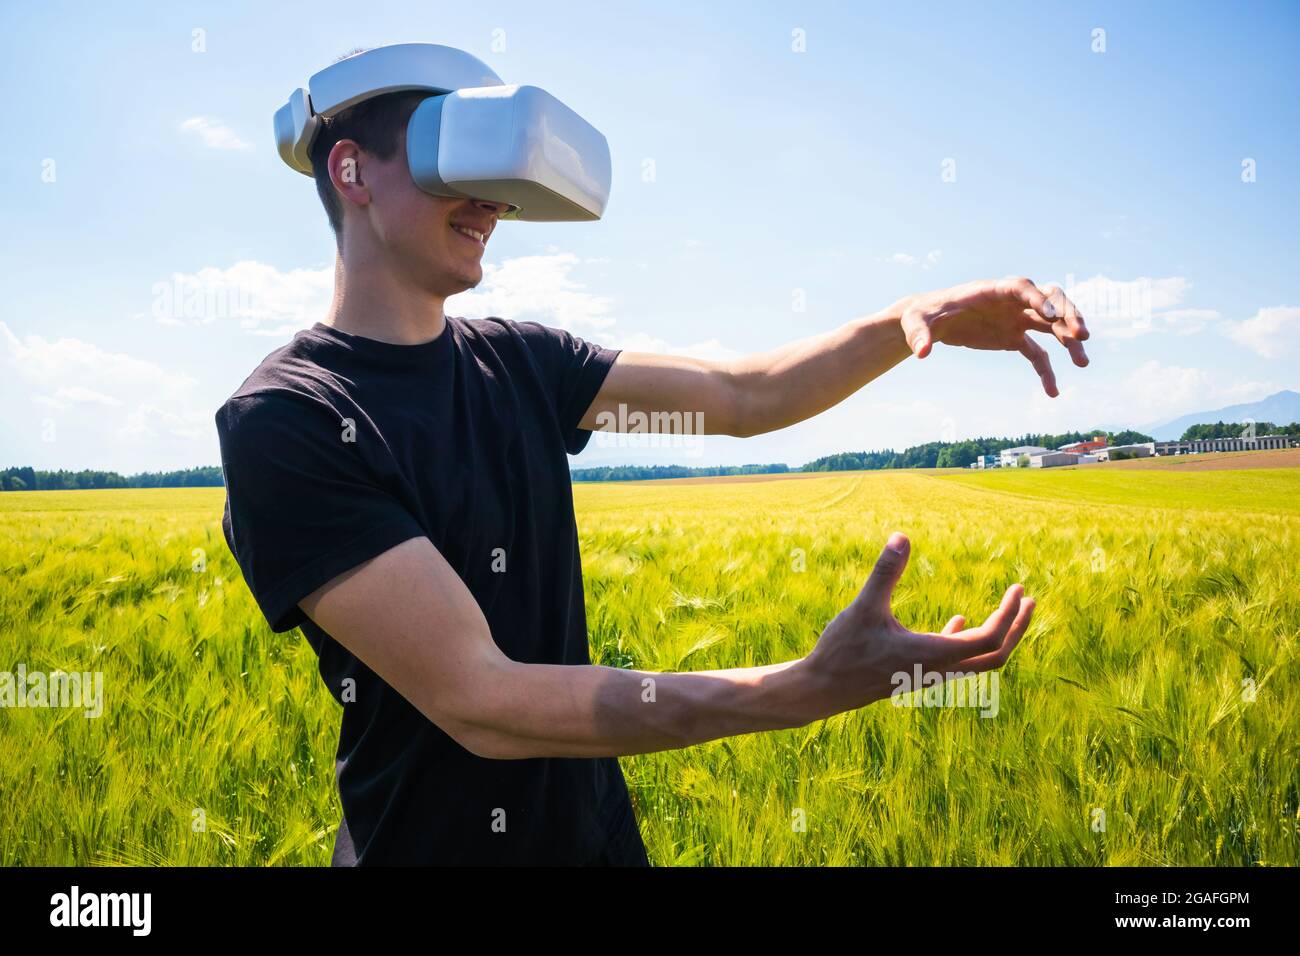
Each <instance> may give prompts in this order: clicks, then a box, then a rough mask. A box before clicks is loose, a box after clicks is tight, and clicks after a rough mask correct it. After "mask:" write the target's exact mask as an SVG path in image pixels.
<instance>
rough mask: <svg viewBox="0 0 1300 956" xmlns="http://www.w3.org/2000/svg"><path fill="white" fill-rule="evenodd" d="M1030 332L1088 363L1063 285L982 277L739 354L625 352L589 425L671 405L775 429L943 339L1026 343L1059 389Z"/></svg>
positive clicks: (722, 427)
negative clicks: (722, 357) (717, 358)
mask: <svg viewBox="0 0 1300 956" xmlns="http://www.w3.org/2000/svg"><path fill="white" fill-rule="evenodd" d="M1030 333H1043V334H1046V335H1051V336H1053V337H1055V338H1056V339H1057V340H1058V341H1059V342H1060V343H1061V345H1062V346H1064V347H1065V348H1066V350H1067V351H1068V352H1069V353H1070V357H1071V359H1072V360H1073V361H1074V364H1075V365H1078V366H1080V367H1083V366H1085V365H1087V364H1088V358H1087V355H1086V354H1085V353H1084V350H1083V344H1082V343H1083V341H1084V340H1085V339H1087V338H1088V330H1087V327H1086V326H1085V324H1084V322H1083V317H1082V316H1081V315H1080V314H1079V312H1078V309H1077V308H1076V307H1075V305H1074V303H1072V302H1070V300H1069V299H1068V298H1067V297H1066V296H1065V294H1064V293H1063V292H1062V291H1061V290H1060V289H1059V288H1057V287H1055V286H1048V287H1046V288H1045V289H1039V288H1038V287H1037V286H1036V285H1034V283H1032V282H1031V281H1030V280H1028V279H1023V278H1010V279H1001V280H982V281H978V282H969V283H966V284H965V285H961V286H955V287H953V288H951V289H943V290H940V291H937V292H930V293H924V294H921V295H916V296H908V297H906V298H903V299H900V300H898V301H897V302H895V303H894V304H893V305H891V306H889V307H888V308H886V309H883V310H881V311H880V312H877V313H875V314H873V315H870V316H867V317H865V318H860V319H854V320H853V321H851V322H849V323H847V324H846V325H843V326H841V327H840V328H838V329H834V330H832V331H830V332H824V333H822V334H820V335H814V336H811V337H809V338H806V339H801V340H800V341H797V342H793V343H791V344H789V345H785V346H782V347H781V348H778V349H774V350H772V351H770V352H764V353H761V354H758V355H751V356H747V357H745V358H743V359H738V360H736V361H734V362H712V361H706V360H703V359H691V358H684V357H679V356H670V355H659V354H654V353H646V352H624V353H622V354H621V355H620V356H619V358H618V360H617V362H615V363H614V366H613V368H611V369H610V371H609V374H608V375H607V376H606V378H605V381H604V383H603V385H602V386H601V388H600V391H599V392H598V393H597V395H596V398H595V400H594V401H593V402H592V403H591V406H590V407H589V408H588V409H587V412H586V414H585V415H584V416H583V418H582V422H581V427H582V428H586V429H592V430H601V429H602V428H604V429H605V430H609V428H608V423H609V422H611V421H614V422H626V421H628V417H629V416H630V415H632V414H633V413H635V412H642V413H644V414H645V415H646V416H647V417H648V420H649V421H651V422H653V421H654V418H653V414H654V413H668V415H669V416H670V417H669V418H668V419H667V421H672V420H673V419H672V418H671V415H672V413H682V414H683V415H697V414H698V415H699V416H700V419H699V421H700V424H701V426H702V428H703V431H704V432H705V433H706V434H717V435H737V436H742V437H743V436H749V435H758V434H762V433H764V432H770V431H775V430H777V429H779V428H785V427H786V426H788V425H793V424H795V423H796V422H801V421H803V420H805V419H807V418H811V417H813V416H814V415H817V414H819V413H821V412H823V411H825V410H826V409H828V408H831V407H832V406H834V405H837V404H839V403H840V402H841V401H843V400H844V399H846V398H848V397H849V396H850V395H852V394H853V393H854V392H856V391H857V390H858V389H860V388H861V387H862V386H863V385H865V384H867V383H868V382H870V381H872V380H873V379H875V378H877V377H879V376H880V375H883V374H884V373H885V372H887V371H889V370H890V369H891V368H893V367H894V366H895V365H898V364H899V363H900V362H902V361H903V360H904V359H905V358H907V357H908V356H909V355H915V356H916V357H917V358H925V357H926V356H927V355H929V354H930V351H931V349H932V348H933V346H934V344H935V343H943V344H948V345H955V346H964V347H967V348H975V349H982V350H996V351H1016V352H1020V353H1021V354H1022V355H1023V356H1024V357H1025V358H1026V359H1028V360H1029V362H1030V363H1031V364H1032V365H1033V367H1034V370H1035V371H1036V372H1037V373H1038V376H1039V378H1040V380H1041V381H1042V384H1043V389H1044V391H1046V392H1047V394H1048V395H1050V396H1053V397H1054V396H1055V395H1057V394H1058V392H1057V388H1056V377H1055V373H1054V372H1053V371H1052V365H1051V361H1050V359H1049V358H1048V354H1047V351H1046V349H1044V348H1043V347H1042V346H1041V345H1040V344H1038V342H1037V341H1035V339H1034V338H1032V337H1031V334H1030ZM633 420H634V421H635V420H636V419H633ZM651 430H657V429H654V428H652V429H651Z"/></svg>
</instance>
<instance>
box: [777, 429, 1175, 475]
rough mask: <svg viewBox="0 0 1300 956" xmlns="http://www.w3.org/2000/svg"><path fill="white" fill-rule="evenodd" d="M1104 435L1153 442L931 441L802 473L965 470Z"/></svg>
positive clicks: (822, 463)
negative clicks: (1017, 452) (1009, 453)
mask: <svg viewBox="0 0 1300 956" xmlns="http://www.w3.org/2000/svg"><path fill="white" fill-rule="evenodd" d="M1098 435H1102V436H1105V438H1106V441H1107V443H1108V444H1111V445H1132V444H1135V443H1138V442H1148V441H1155V439H1154V438H1152V437H1151V436H1150V435H1144V434H1142V433H1141V432H1137V431H1133V430H1131V429H1130V430H1127V431H1122V432H1108V431H1105V430H1104V429H1101V428H1098V429H1096V430H1095V431H1088V432H1063V433H1062V434H1059V435H1022V436H1020V437H1019V438H970V439H967V440H965V441H956V442H943V441H932V442H926V443H925V444H924V445H913V446H911V447H910V448H905V449H903V450H902V451H893V450H886V451H860V452H840V453H839V454H838V455H827V456H826V457H824V458H817V459H815V460H813V461H810V462H808V464H806V465H804V466H803V469H802V470H803V471H872V470H875V469H880V468H965V467H966V466H967V465H969V464H970V463H971V462H973V461H975V460H976V459H977V458H979V456H980V455H996V454H997V453H998V452H1000V451H1002V450H1004V449H1006V448H1016V447H1018V446H1020V445H1037V446H1038V447H1040V448H1059V447H1061V446H1062V445H1069V444H1071V443H1073V442H1079V441H1091V440H1092V439H1094V438H1096V437H1097V436H1098Z"/></svg>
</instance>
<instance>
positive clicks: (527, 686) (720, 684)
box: [299, 535, 1033, 759]
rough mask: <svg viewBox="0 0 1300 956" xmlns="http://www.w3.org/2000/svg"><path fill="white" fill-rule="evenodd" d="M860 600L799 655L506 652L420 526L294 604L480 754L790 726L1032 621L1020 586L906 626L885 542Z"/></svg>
mask: <svg viewBox="0 0 1300 956" xmlns="http://www.w3.org/2000/svg"><path fill="white" fill-rule="evenodd" d="M890 544H891V545H892V546H893V547H887V548H886V549H885V551H884V552H883V553H882V555H881V559H880V561H878V562H877V565H876V568H875V569H874V571H873V572H872V575H871V577H870V578H869V579H868V581H867V584H866V586H865V587H864V588H863V589H862V592H861V593H860V594H859V595H858V597H857V598H856V599H855V600H854V601H853V603H852V604H850V605H849V606H848V607H847V608H845V610H844V611H843V612H842V613H841V614H840V615H839V616H837V617H836V618H835V620H834V621H832V622H831V624H830V625H829V626H828V627H827V628H826V629H825V631H824V632H823V634H822V636H821V638H820V639H819V641H818V642H817V646H816V647H815V648H814V649H813V651H812V652H811V653H810V654H809V655H808V656H806V657H803V658H800V659H798V660H793V661H786V662H784V663H780V664H770V665H767V666H763V667H748V668H735V669H731V670H720V671H700V672H693V673H652V672H647V671H635V670H625V669H620V668H613V667H604V666H600V665H582V666H574V665H551V664H524V663H519V662H516V661H512V660H510V659H509V658H507V657H506V656H505V655H504V654H503V653H502V652H501V650H500V648H498V647H497V645H496V643H495V642H494V641H493V639H492V634H491V632H490V630H489V628H488V624H487V621H486V620H485V619H484V617H483V614H482V611H481V610H480V609H479V607H478V604H477V602H476V601H475V600H474V597H473V595H472V594H470V592H469V590H468V588H466V587H465V584H464V582H462V581H461V580H460V578H459V577H458V576H457V575H456V573H455V571H454V570H453V569H452V568H451V566H450V565H448V564H447V562H446V560H445V559H444V558H443V557H442V555H441V554H439V553H438V550H437V549H436V548H435V547H434V546H433V543H432V542H431V541H429V539H428V538H423V537H417V538H411V539H410V540H408V541H406V542H404V543H402V544H400V545H397V546H396V547H393V548H390V549H389V550H387V551H385V552H384V553H383V554H380V555H378V556H377V557H375V558H373V559H371V560H369V561H366V562H364V563H363V564H360V565H358V566H357V567H355V568H353V569H352V570H350V571H348V572H346V573H344V574H342V575H340V576H338V577H336V578H334V579H333V580H331V581H330V582H329V583H327V584H326V585H324V586H323V587H321V588H319V589H318V590H316V591H314V592H313V593H312V594H310V595H308V596H307V597H306V598H304V599H303V600H302V601H301V602H300V604H299V606H300V607H301V608H302V610H303V611H304V612H305V613H306V614H307V616H308V617H310V618H311V619H312V620H313V621H314V622H315V623H316V624H318V625H319V626H320V627H321V628H323V629H324V630H325V631H326V632H327V633H329V634H330V636H331V637H333V638H334V639H335V640H336V641H338V642H339V643H340V644H342V645H343V646H344V647H346V648H347V649H348V650H349V651H351V652H352V653H353V654H355V655H356V656H357V657H358V658H359V659H360V660H361V661H363V662H364V663H365V664H366V665H367V666H368V667H370V669H371V670H373V671H374V672H375V673H376V674H378V675H379V676H380V677H381V678H383V679H384V680H385V681H386V682H387V683H388V684H389V685H390V686H392V687H393V688H394V689H395V690H396V691H397V692H398V693H400V694H401V695H402V696H403V697H405V698H406V699H407V700H408V701H409V702H410V703H411V704H412V705H413V706H414V707H416V708H417V709H418V710H419V711H420V712H421V713H423V714H424V715H425V716H426V717H427V718H428V719H429V720H430V721H432V722H433V723H435V724H437V725H438V726H439V727H440V728H442V729H443V730H444V731H445V732H446V733H447V734H448V735H449V736H451V737H452V738H453V739H454V740H456V741H457V742H458V743H459V744H460V745H461V746H463V747H464V748H465V749H467V750H469V751H470V752H472V753H474V754H477V755H478V756H481V757H489V758H496V759H519V758H526V757H604V756H625V755H631V754H640V753H650V752H654V751H659V750H671V749H676V748H681V747H688V746H691V745H693V744H697V743H703V742H705V741H708V740H715V739H717V738H720V737H727V736H733V735H736V734H746V733H754V732H757V731H764V730H779V729H783V728H789V727H799V726H803V725H804V724H807V723H810V722H811V721H813V720H817V719H821V718H823V717H828V716H831V715H832V714H836V713H840V712H842V711H845V710H850V709H853V708H856V707H861V706H863V705H865V704H868V703H870V702H871V701H873V700H879V699H881V698H883V697H887V696H889V693H890V689H891V686H892V684H891V678H892V676H893V675H894V674H896V673H899V672H903V673H910V672H911V670H912V668H913V666H914V665H915V664H918V663H919V664H921V665H922V666H924V667H926V668H932V669H943V670H953V669H958V670H963V671H968V672H971V671H979V670H987V669H990V668H994V667H1000V666H1001V665H1002V663H1005V661H1006V657H1007V655H1009V654H1010V652H1011V650H1012V649H1013V648H1014V647H1015V644H1016V642H1017V641H1019V639H1020V636H1021V635H1022V634H1023V633H1024V630H1025V628H1026V627H1027V626H1028V623H1029V618H1030V616H1031V615H1032V611H1033V603H1032V601H1030V600H1028V599H1023V600H1022V597H1021V592H1020V590H1019V586H1018V585H1017V586H1014V587H1012V588H1011V589H1010V590H1008V592H1007V594H1006V596H1005V597H1004V598H1003V601H1002V605H1001V606H1000V607H999V608H998V610H997V611H995V612H994V613H993V615H992V616H990V617H989V619H988V620H987V621H986V622H985V623H984V625H982V626H981V627H979V628H973V629H970V630H960V625H961V623H963V622H962V619H961V618H954V619H953V621H951V622H949V626H948V627H946V628H945V629H944V631H943V632H941V633H940V634H915V633H912V632H910V631H907V630H906V629H904V628H903V627H902V626H901V625H900V624H898V622H897V621H896V620H895V619H894V618H893V615H892V613H891V612H890V611H889V598H890V595H891V594H892V591H893V587H894V584H895V583H897V580H898V578H899V577H901V575H902V572H903V568H904V567H905V566H906V563H907V541H906V538H903V536H902V535H895V536H893V538H891V540H890Z"/></svg>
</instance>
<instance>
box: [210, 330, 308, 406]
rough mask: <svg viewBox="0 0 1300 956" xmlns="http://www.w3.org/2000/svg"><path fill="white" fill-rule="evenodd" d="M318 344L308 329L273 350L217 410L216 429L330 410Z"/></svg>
mask: <svg viewBox="0 0 1300 956" xmlns="http://www.w3.org/2000/svg"><path fill="white" fill-rule="evenodd" d="M321 352H322V349H321V343H319V342H317V341H315V340H314V339H313V338H312V337H311V335H310V334H309V330H304V331H303V332H299V333H297V334H296V335H294V337H293V338H292V339H291V340H290V341H288V342H286V343H285V344H284V345H281V346H279V347H278V348H276V349H273V350H272V351H271V352H270V353H269V354H267V356H266V357H265V358H263V359H262V361H261V362H259V363H258V365H257V367H256V368H255V369H253V371H252V372H251V373H250V374H249V375H248V377H247V378H246V379H244V381H243V383H242V384H241V385H240V386H239V387H238V388H237V389H235V391H234V392H232V393H231V394H230V396H229V397H228V398H227V399H226V400H225V401H224V402H222V404H221V407H220V408H218V409H217V413H216V419H217V424H218V427H221V428H225V429H231V428H233V427H234V426H235V425H237V424H241V423H242V424H244V425H255V424H256V423H257V422H259V421H262V420H264V419H266V418H268V417H272V418H281V417H283V416H284V415H285V414H286V413H288V412H291V411H294V410H297V411H305V410H308V409H311V408H322V409H328V408H331V407H332V404H333V403H332V401H331V393H332V391H333V389H332V387H331V383H332V381H333V375H332V373H331V372H330V371H329V369H328V368H326V367H325V366H324V365H322V364H321Z"/></svg>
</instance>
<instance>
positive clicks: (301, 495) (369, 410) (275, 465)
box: [216, 316, 645, 865]
mask: <svg viewBox="0 0 1300 956" xmlns="http://www.w3.org/2000/svg"><path fill="white" fill-rule="evenodd" d="M617 355H618V352H617V351H615V350H610V349H605V348H601V347H600V346H597V345H593V344H591V343H589V342H585V341H583V340H582V339H579V338H577V337H575V336H572V335H570V334H569V333H567V332H563V331H560V330H557V329H551V328H547V327H545V326H542V325H539V324H537V323H535V322H520V323H515V322H507V321H504V320H501V319H495V318H489V319H478V320H465V319H458V318H452V317H450V316H448V317H447V321H446V326H445V328H444V330H443V332H442V333H441V334H440V335H439V336H438V337H437V338H435V339H433V340H432V341H430V342H426V343H422V344H419V345H395V344H392V343H387V342H380V341H378V340H376V339H369V338H364V337H362V336H358V335H353V334H349V333H346V332H341V331H339V330H337V329H334V328H331V327H329V326H326V325H322V324H320V323H317V324H316V325H315V326H314V327H313V328H311V329H307V330H304V331H302V332H299V333H298V334H297V335H295V336H294V338H293V339H292V341H290V342H289V343H288V344H287V345H285V346H284V347H282V348H280V349H277V350H276V351H274V352H272V353H271V354H270V355H269V356H267V358H266V359H265V360H264V361H263V362H262V364H261V365H260V366H259V367H258V368H257V370H256V371H254V372H253V374H252V375H251V376H250V377H249V378H248V380H247V381H246V382H245V383H244V384H243V386H241V387H240V388H239V390H238V391H237V392H235V394H234V395H233V396H231V397H230V399H228V400H227V401H226V403H225V404H224V405H223V406H222V407H221V409H220V411H218V413H217V419H216V420H217V431H218V434H219V436H220V439H221V459H222V466H223V469H224V472H225V479H226V510H225V516H224V520H223V528H224V531H225V535H226V541H227V543H228V544H229V546H230V549H231V551H232V553H233V554H234V555H235V558H236V560H237V561H238V562H239V566H240V568H241V569H242V571H243V574H244V579H245V581H247V582H248V586H249V588H250V590H251V591H252V593H253V596H254V598H256V600H257V603H258V605H259V607H260V608H261V610H262V613H263V614H264V615H265V616H266V619H267V621H268V622H269V623H270V625H271V628H272V629H273V630H275V631H287V630H290V629H292V628H294V627H300V628H301V629H302V632H303V634H304V635H305V636H306V638H307V640H308V641H309V642H310V643H311V646H312V647H313V648H314V649H315V651H316V653H317V655H318V656H319V659H320V673H321V676H322V678H324V681H325V683H326V685H327V686H328V687H329V690H330V693H331V694H333V695H334V697H335V699H336V700H338V701H339V703H340V704H342V705H343V720H342V726H341V728H340V733H339V746H338V755H337V763H336V768H337V776H338V786H339V795H340V799H341V802H342V804H343V822H342V825H341V826H340V830H339V836H338V838H337V840H336V843H335V852H334V861H335V863H336V864H349V863H355V864H360V865H366V864H444V863H446V864H510V863H513V864H591V863H644V862H645V848H644V845H643V844H642V842H641V837H640V834H639V832H638V830H637V825H636V820H635V818H634V816H633V812H632V806H631V802H630V800H629V798H628V792H627V786H626V784H625V782H624V779H623V774H622V771H621V770H620V768H619V764H618V761H617V759H615V758H612V757H607V758H598V759H592V758H562V759H557V758H529V759H523V760H490V759H487V758H483V757H477V756H475V755H474V754H472V753H470V752H469V751H467V750H466V749H465V748H463V747H461V746H460V745H459V744H457V743H456V742H455V741H454V740H453V739H452V738H451V737H449V736H448V735H447V734H445V733H444V732H443V731H442V730H441V729H439V728H438V727H437V726H436V725H435V724H433V723H432V722H431V721H430V720H429V719H428V718H426V717H425V716H424V715H423V714H421V713H420V712H419V711H418V710H416V708H415V707H414V706H412V705H411V704H410V703H409V702H408V701H407V700H406V699H405V698H404V697H402V696H401V695H400V694H398V693H397V691H395V690H393V688H392V687H390V686H389V685H388V684H387V683H385V682H384V681H383V680H382V679H380V678H379V677H378V676H377V675H376V674H375V673H374V672H373V671H371V670H370V669H369V668H368V667H366V665H365V664H363V663H362V662H361V661H359V660H358V659H357V658H356V657H355V656H353V655H352V654H351V653H350V652H349V651H348V650H347V649H346V648H344V647H343V646H342V645H341V644H339V643H338V642H337V641H335V640H334V639H333V638H331V637H330V636H329V635H328V634H326V633H325V632H324V631H323V630H322V629H321V628H319V627H317V626H316V625H315V624H314V623H313V622H312V621H311V620H310V619H308V618H307V617H306V615H305V614H303V612H302V611H301V609H299V608H298V606H297V605H298V601H300V600H301V599H302V598H304V597H305V596H307V595H308V594H310V593H311V592H313V591H315V590H316V589H317V588H319V587H320V586H321V585H323V584H325V583H326V582H328V581H330V580H331V579H333V578H334V577H336V576H338V575H339V574H342V573H343V572H344V571H347V570H348V569H349V568H352V567H355V566H356V565H358V564H360V563H361V562H363V561H366V560H368V559H370V558H373V557H375V556H376V555H379V554H381V553H383V552H384V551H386V550H388V549H389V548H391V547H393V546H395V545H397V544H400V543H401V542H403V541H406V540H409V539H410V538H413V537H419V536H427V537H428V538H429V539H430V540H431V541H432V542H433V544H434V546H435V547H437V548H438V550H439V551H440V552H441V554H442V556H443V557H444V558H446V560H447V562H448V563H449V564H450V565H451V567H452V568H453V569H455V571H456V573H457V574H458V575H459V576H460V577H461V579H462V580H463V581H464V582H465V584H466V586H467V587H468V588H469V590H470V592H471V593H472V594H473V595H474V598H475V600H476V601H477V602H478V605H479V607H480V608H481V609H482V611H483V615H484V617H485V618H486V619H487V623H488V625H489V626H490V627H491V630H492V637H493V639H494V640H495V641H496V642H497V645H498V646H499V647H500V648H501V650H502V652H503V653H505V655H506V656H507V657H509V658H511V659H512V660H515V661H519V662H523V663H539V664H589V663H590V652H589V648H588V644H587V624H586V613H585V610H584V606H583V591H582V569H581V566H580V564H579V557H578V535H577V526H576V524H575V522H574V515H573V492H572V487H571V485H570V480H569V470H568V459H567V458H566V457H565V453H566V451H567V452H568V453H570V454H577V453H578V452H579V451H581V450H582V448H583V446H584V445H586V443H587V441H588V439H589V438H590V437H591V433H590V432H589V431H586V430H583V429H580V428H579V427H578V423H579V421H580V420H581V418H582V416H583V414H585V412H586V410H587V408H588V407H589V406H590V404H591V402H592V400H593V399H594V398H595V395H596V393H597V391H598V390H599V389H600V385H601V383H602V382H603V381H604V379H605V376H606V374H607V373H608V371H609V368H610V366H611V365H612V364H613V363H614V359H615V358H616V356H617ZM429 639H430V640H437V633H436V623H433V622H431V623H430V634H429ZM503 824H504V825H503Z"/></svg>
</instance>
